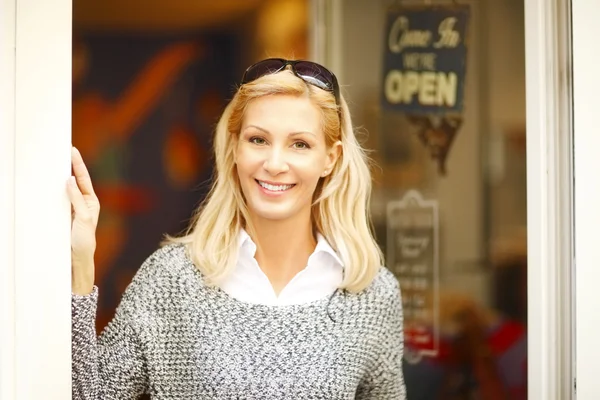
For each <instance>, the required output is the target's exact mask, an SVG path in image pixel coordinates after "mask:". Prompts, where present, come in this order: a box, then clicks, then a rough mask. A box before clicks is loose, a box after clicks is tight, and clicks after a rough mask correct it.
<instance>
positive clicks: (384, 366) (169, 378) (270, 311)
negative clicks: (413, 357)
mask: <svg viewBox="0 0 600 400" xmlns="http://www.w3.org/2000/svg"><path fill="white" fill-rule="evenodd" d="M97 296H98V291H97V289H96V288H94V292H93V293H92V294H91V295H88V296H75V295H74V296H73V299H72V317H73V322H72V324H73V326H72V328H73V336H72V346H73V365H72V366H73V373H72V379H73V398H74V399H94V400H97V399H102V400H111V399H136V398H138V397H139V396H140V395H142V394H144V393H148V394H150V395H151V398H152V399H286V400H288V399H323V400H325V399H327V400H333V399H395V400H396V399H405V398H406V392H405V387H404V381H403V375H402V350H403V337H402V311H401V300H400V292H399V288H398V283H397V281H396V279H395V277H394V276H393V275H392V274H391V273H390V272H389V271H388V270H387V269H385V268H382V269H381V271H380V273H379V274H378V276H377V277H376V279H375V280H374V281H373V283H372V284H371V285H370V286H369V287H368V288H367V289H366V290H364V291H363V292H361V293H359V294H350V293H347V292H344V291H337V292H336V293H335V294H334V295H333V296H332V297H331V298H326V299H322V300H317V301H314V302H311V303H308V304H302V305H292V306H265V305H257V304H248V303H242V302H240V301H238V300H235V299H234V298H232V297H230V296H229V295H228V294H226V293H225V292H223V291H222V290H221V289H219V288H218V287H212V286H207V285H205V284H204V283H203V278H202V274H201V272H200V271H199V270H198V269H197V268H196V267H195V266H194V265H193V264H192V262H191V260H190V259H189V258H188V257H187V255H186V252H185V249H184V248H183V246H175V245H170V246H165V247H163V248H161V249H159V250H157V251H156V252H155V253H154V254H152V255H151V256H150V257H149V258H148V259H147V260H146V262H144V264H143V265H142V267H141V268H140V270H139V271H138V273H137V274H136V276H135V277H134V279H133V281H132V283H131V284H130V285H129V287H128V288H127V290H126V291H125V293H124V295H123V298H122V301H121V304H120V305H119V307H118V309H117V312H116V314H115V317H114V319H113V320H112V321H111V322H110V324H109V325H108V326H107V328H106V329H105V330H104V332H103V333H102V334H101V335H100V337H99V338H97V337H96V333H95V317H96V305H97Z"/></svg>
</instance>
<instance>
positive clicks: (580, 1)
mask: <svg viewBox="0 0 600 400" xmlns="http://www.w3.org/2000/svg"><path fill="white" fill-rule="evenodd" d="M572 1H573V78H574V83H573V91H574V100H573V104H574V115H573V116H574V124H575V157H574V159H575V177H576V184H575V237H576V241H575V254H576V262H577V265H576V270H577V277H576V286H577V290H576V292H575V301H576V304H577V312H576V331H577V334H576V357H577V397H578V398H580V399H583V400H587V399H597V398H598V396H599V394H600V378H598V374H597V373H596V371H597V367H598V363H599V361H600V344H599V342H598V335H599V332H600V289H599V287H598V285H599V282H600V254H599V250H600V244H599V239H598V237H599V236H600V235H598V229H599V227H600V179H599V178H598V172H599V171H600V156H599V149H600V134H599V132H598V114H599V112H598V110H599V101H598V100H599V96H598V93H600V75H599V74H598V64H599V63H600V55H599V54H598V51H597V48H598V46H597V38H598V36H600V24H599V21H600V3H598V1H596V0H572Z"/></svg>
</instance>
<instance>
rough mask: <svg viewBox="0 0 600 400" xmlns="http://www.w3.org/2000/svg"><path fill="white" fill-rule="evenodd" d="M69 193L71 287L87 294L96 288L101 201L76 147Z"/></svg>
mask: <svg viewBox="0 0 600 400" xmlns="http://www.w3.org/2000/svg"><path fill="white" fill-rule="evenodd" d="M71 164H72V166H73V174H74V176H72V177H70V178H69V181H68V183H67V192H68V194H69V199H70V200H71V211H72V217H71V290H72V291H73V293H74V294H78V295H87V294H89V293H91V292H92V290H93V288H94V253H95V251H96V226H97V225H98V216H99V214H100V202H99V201H98V197H96V194H95V193H94V188H93V186H92V180H91V178H90V174H89V172H88V170H87V168H86V166H85V163H84V162H83V159H82V157H81V153H79V151H78V150H77V149H76V148H75V147H73V148H72V150H71Z"/></svg>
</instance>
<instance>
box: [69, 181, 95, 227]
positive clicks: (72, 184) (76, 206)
mask: <svg viewBox="0 0 600 400" xmlns="http://www.w3.org/2000/svg"><path fill="white" fill-rule="evenodd" d="M67 193H68V195H69V200H70V201H71V204H72V205H73V210H74V211H75V216H76V217H77V218H81V219H83V220H85V219H88V218H90V210H89V208H88V206H87V203H86V201H85V199H84V198H83V194H82V193H81V191H80V190H79V187H77V182H76V181H75V177H74V176H72V177H70V178H69V181H68V182H67Z"/></svg>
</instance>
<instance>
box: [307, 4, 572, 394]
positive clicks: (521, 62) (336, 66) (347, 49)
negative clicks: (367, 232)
mask: <svg viewBox="0 0 600 400" xmlns="http://www.w3.org/2000/svg"><path fill="white" fill-rule="evenodd" d="M526 3H527V4H526ZM558 3H560V5H559V6H558V7H556V6H553V5H549V3H546V2H543V1H532V2H525V1H524V0H510V1H491V0H485V1H482V0H478V1H474V0H473V1H467V0H461V1H409V0H405V1H385V0H378V1H372V2H365V1H362V0H344V1H335V0H333V1H315V2H314V4H315V7H314V13H315V16H316V20H317V21H318V22H320V24H319V23H317V24H316V25H315V26H316V29H317V33H316V34H315V37H317V38H320V42H319V45H318V46H315V48H314V55H315V57H316V58H318V59H320V60H321V61H323V62H324V63H326V65H328V66H331V68H332V69H333V70H334V71H336V73H337V72H338V71H339V75H340V81H341V85H342V87H343V91H344V94H345V95H346V97H347V99H348V100H349V101H350V107H351V111H352V115H353V118H354V121H353V122H354V125H355V126H357V127H359V130H360V131H361V132H362V133H364V135H363V141H364V143H365V144H366V146H367V147H368V148H369V149H370V150H372V153H371V156H372V157H373V159H374V161H375V164H376V166H377V167H375V168H374V169H373V171H374V174H375V178H374V180H375V183H374V192H373V205H372V213H373V218H374V226H375V230H376V233H377V238H378V241H379V244H380V246H381V247H382V248H383V249H384V252H385V254H386V261H387V266H388V268H390V269H391V270H392V271H393V272H394V273H395V274H396V276H397V277H398V279H399V281H400V285H401V288H402V292H403V301H404V313H405V357H404V358H405V364H404V368H405V378H406V383H407V390H408V394H409V399H411V400H412V399H472V398H482V399H496V398H498V399H507V398H510V399H526V398H532V399H533V398H544V399H567V398H569V397H568V396H570V391H571V387H572V386H571V382H572V376H571V372H572V368H571V367H572V364H571V363H570V359H571V358H570V357H571V327H572V321H571V319H570V318H571V303H572V302H571V301H570V300H569V299H570V296H571V286H570V285H571V275H570V274H571V272H572V269H571V266H572V263H571V255H572V254H571V248H572V242H571V240H570V239H569V238H570V237H571V236H570V232H571V228H572V213H571V210H572V202H571V195H570V194H571V187H572V185H571V181H572V170H571V163H570V160H571V158H572V150H571V137H570V134H571V124H570V106H569V104H570V100H571V94H570V91H569V90H567V89H568V86H567V84H568V82H569V80H568V79H567V78H569V76H567V75H565V74H566V73H567V72H566V71H568V68H567V67H568V65H569V63H570V58H569V50H570V42H569V38H570V31H569V29H570V25H569V24H568V22H569V18H570V17H569V13H568V7H567V2H558ZM526 54H527V57H526ZM547 60H552V61H553V62H554V64H552V63H550V64H548V61H547ZM550 114H551V116H550ZM543 121H550V122H551V123H548V124H546V125H543V124H542V122H543ZM559 132H563V133H565V134H563V135H559ZM544 145H545V146H546V147H544ZM547 166H549V167H550V170H548V169H547V168H546V167H547ZM542 171H549V174H551V176H550V177H549V176H544V175H543V174H542ZM548 243H552V247H549V246H548ZM549 289H551V290H552V293H553V294H554V295H553V296H549V295H548V290H549ZM532 311H533V313H532ZM540 335H541V336H540ZM532 337H533V338H535V337H544V338H548V339H550V340H551V341H554V342H553V343H560V344H561V345H560V346H559V347H558V348H552V349H549V347H550V346H549V344H547V343H550V342H544V341H542V342H536V341H535V340H533V341H532V340H531V338H532ZM528 338H529V340H528ZM555 347H556V346H555ZM532 355H533V357H532ZM528 392H529V397H528ZM540 394H544V395H543V396H541V397H540Z"/></svg>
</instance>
